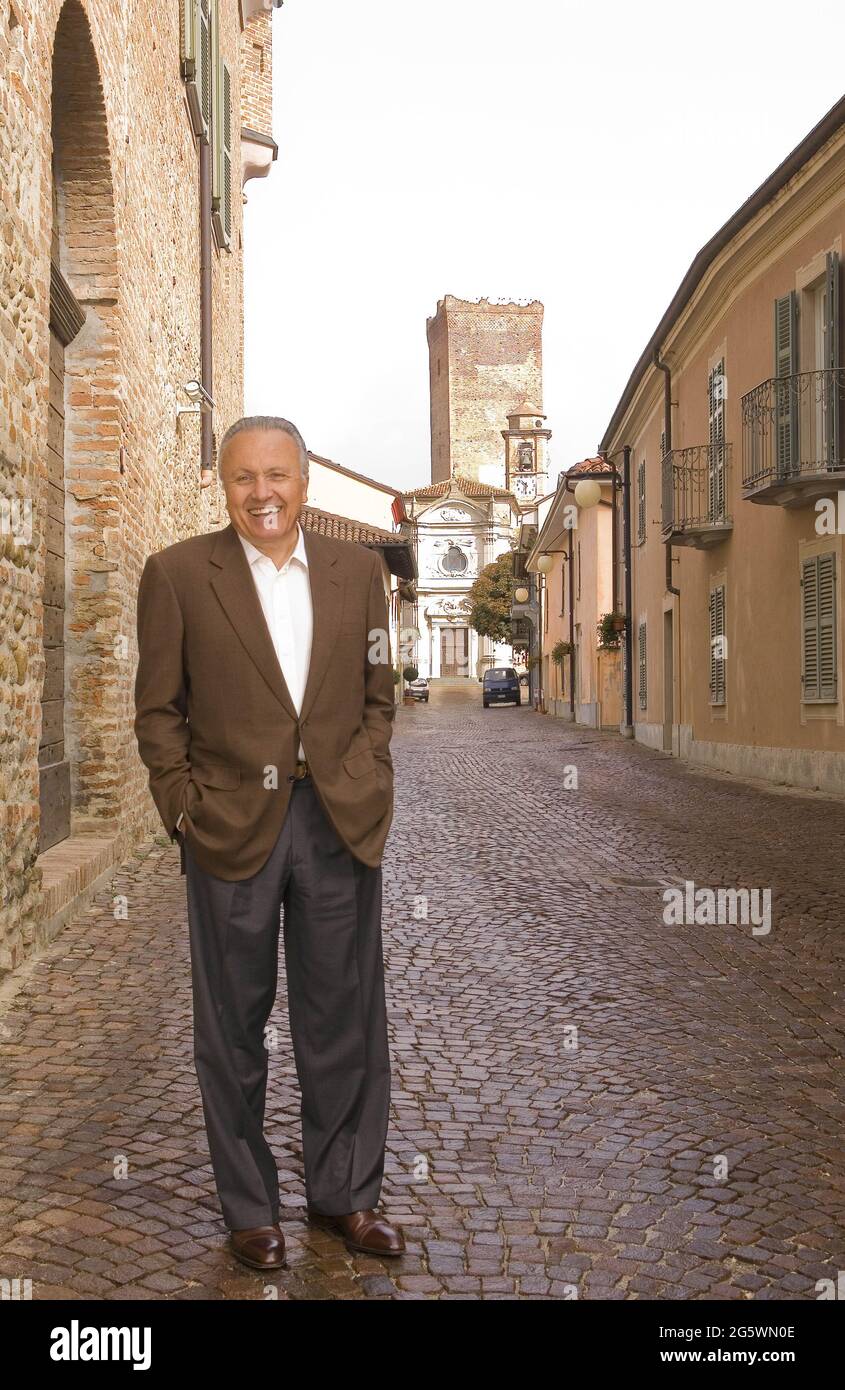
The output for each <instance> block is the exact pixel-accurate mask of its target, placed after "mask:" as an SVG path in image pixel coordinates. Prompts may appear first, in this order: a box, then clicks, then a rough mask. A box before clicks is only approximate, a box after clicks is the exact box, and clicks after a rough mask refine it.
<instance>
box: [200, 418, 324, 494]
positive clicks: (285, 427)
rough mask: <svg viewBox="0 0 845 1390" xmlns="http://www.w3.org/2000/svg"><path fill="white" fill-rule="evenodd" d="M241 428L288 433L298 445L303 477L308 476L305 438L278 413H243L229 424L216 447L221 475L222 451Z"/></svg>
mask: <svg viewBox="0 0 845 1390" xmlns="http://www.w3.org/2000/svg"><path fill="white" fill-rule="evenodd" d="M241 430H281V431H282V433H283V434H289V435H290V437H291V439H295V440H296V443H297V445H298V447H299V467H300V471H301V473H302V476H303V478H306V479H307V477H308V450H307V449H306V447H305V440H304V439H303V438H302V435H301V434H300V433H299V430H298V429H297V428H296V425H294V424H292V423H291V421H290V420H283V419H282V418H281V416H279V415H244V416H242V417H241V419H240V420H236V421H235V423H234V424H233V425H230V426H229V428H228V429H227V431H226V433H225V434H224V436H223V438H222V439H221V440H220V444H219V445H218V448H217V472H218V474H220V475H221V476H222V473H223V468H222V464H223V451H224V450H225V448H226V445H227V444H228V442H229V440H230V439H231V438H232V436H233V435H235V434H240V433H241Z"/></svg>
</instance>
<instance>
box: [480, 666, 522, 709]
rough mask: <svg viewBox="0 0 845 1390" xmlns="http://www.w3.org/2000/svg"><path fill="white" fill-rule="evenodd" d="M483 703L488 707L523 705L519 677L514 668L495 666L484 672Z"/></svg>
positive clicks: (482, 684) (482, 683) (482, 685)
mask: <svg viewBox="0 0 845 1390" xmlns="http://www.w3.org/2000/svg"><path fill="white" fill-rule="evenodd" d="M481 702H482V704H483V705H484V708H485V709H487V707H488V705H493V704H496V705H503V704H515V705H521V704H522V695H521V693H520V689H519V676H518V675H517V674H516V671H515V670H514V668H513V667H512V666H493V667H491V669H490V670H489V671H485V672H484V678H483V680H482V682H481Z"/></svg>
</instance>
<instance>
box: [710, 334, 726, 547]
mask: <svg viewBox="0 0 845 1390" xmlns="http://www.w3.org/2000/svg"><path fill="white" fill-rule="evenodd" d="M707 401H708V407H707V408H708V415H709V420H710V448H709V450H708V456H707V484H708V508H709V510H708V521H722V520H723V519H724V516H725V359H724V358H721V359H720V360H719V361H718V362H717V363H716V365H715V367H714V368H713V370H712V371H711V372H710V373H709V374H708V377H707Z"/></svg>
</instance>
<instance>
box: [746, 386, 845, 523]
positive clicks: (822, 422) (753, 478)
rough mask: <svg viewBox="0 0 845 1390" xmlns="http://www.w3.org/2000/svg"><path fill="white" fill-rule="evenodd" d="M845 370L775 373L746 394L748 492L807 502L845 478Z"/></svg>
mask: <svg viewBox="0 0 845 1390" xmlns="http://www.w3.org/2000/svg"><path fill="white" fill-rule="evenodd" d="M844 401H845V372H843V371H841V370H838V371H833V370H830V371H818V372H796V373H795V374H794V375H792V376H780V377H773V378H772V379H771V380H769V381H764V382H762V383H761V385H760V386H756V387H755V388H754V390H753V391H749V392H748V394H747V395H745V396H743V398H742V495H743V497H745V498H746V499H747V500H748V501H750V502H763V503H767V504H770V505H771V504H773V505H775V506H780V507H801V506H806V504H807V503H809V502H814V501H815V500H816V499H817V498H819V497H823V496H825V494H826V493H828V492H830V490H831V488H832V487H836V486H837V483H841V481H842V479H845V458H843V447H842V421H843V402H844Z"/></svg>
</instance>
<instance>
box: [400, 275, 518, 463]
mask: <svg viewBox="0 0 845 1390" xmlns="http://www.w3.org/2000/svg"><path fill="white" fill-rule="evenodd" d="M542 327H543V305H542V303H541V302H540V301H539V300H534V301H533V302H532V303H530V304H516V303H509V304H491V303H489V302H488V300H486V299H481V300H480V301H479V302H478V303H473V302H471V301H469V300H465V299H456V298H455V297H454V295H450V294H447V295H446V296H445V297H444V298H443V299H441V300H440V301H439V302H438V305H437V312H436V313H435V314H434V315H433V317H432V318H430V319H428V320H427V322H426V332H427V337H428V344H429V378H430V382H431V481H432V482H441V481H442V480H443V479H444V478H448V477H449V476H450V471H451V472H452V473H462V474H463V475H464V476H466V477H470V478H475V479H478V480H480V481H482V482H486V483H491V484H492V483H496V484H497V485H499V486H504V482H505V468H504V458H505V446H504V440H503V439H502V435H501V431H502V430H503V429H505V428H506V427H507V419H506V416H507V414H508V412H509V411H511V410H514V409H515V408H516V407H517V406H518V405H520V404H521V403H522V401H524V400H525V399H526V398H527V399H528V400H529V401H530V402H531V404H532V405H535V406H537V407H538V408H539V409H541V410H542V406H543V400H542V393H543V361H542V345H541V337H542ZM438 364H439V367H438ZM438 373H439V374H438ZM492 469H497V470H498V472H497V473H496V475H495V477H494V475H493V473H492V472H491V471H490V470H492Z"/></svg>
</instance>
